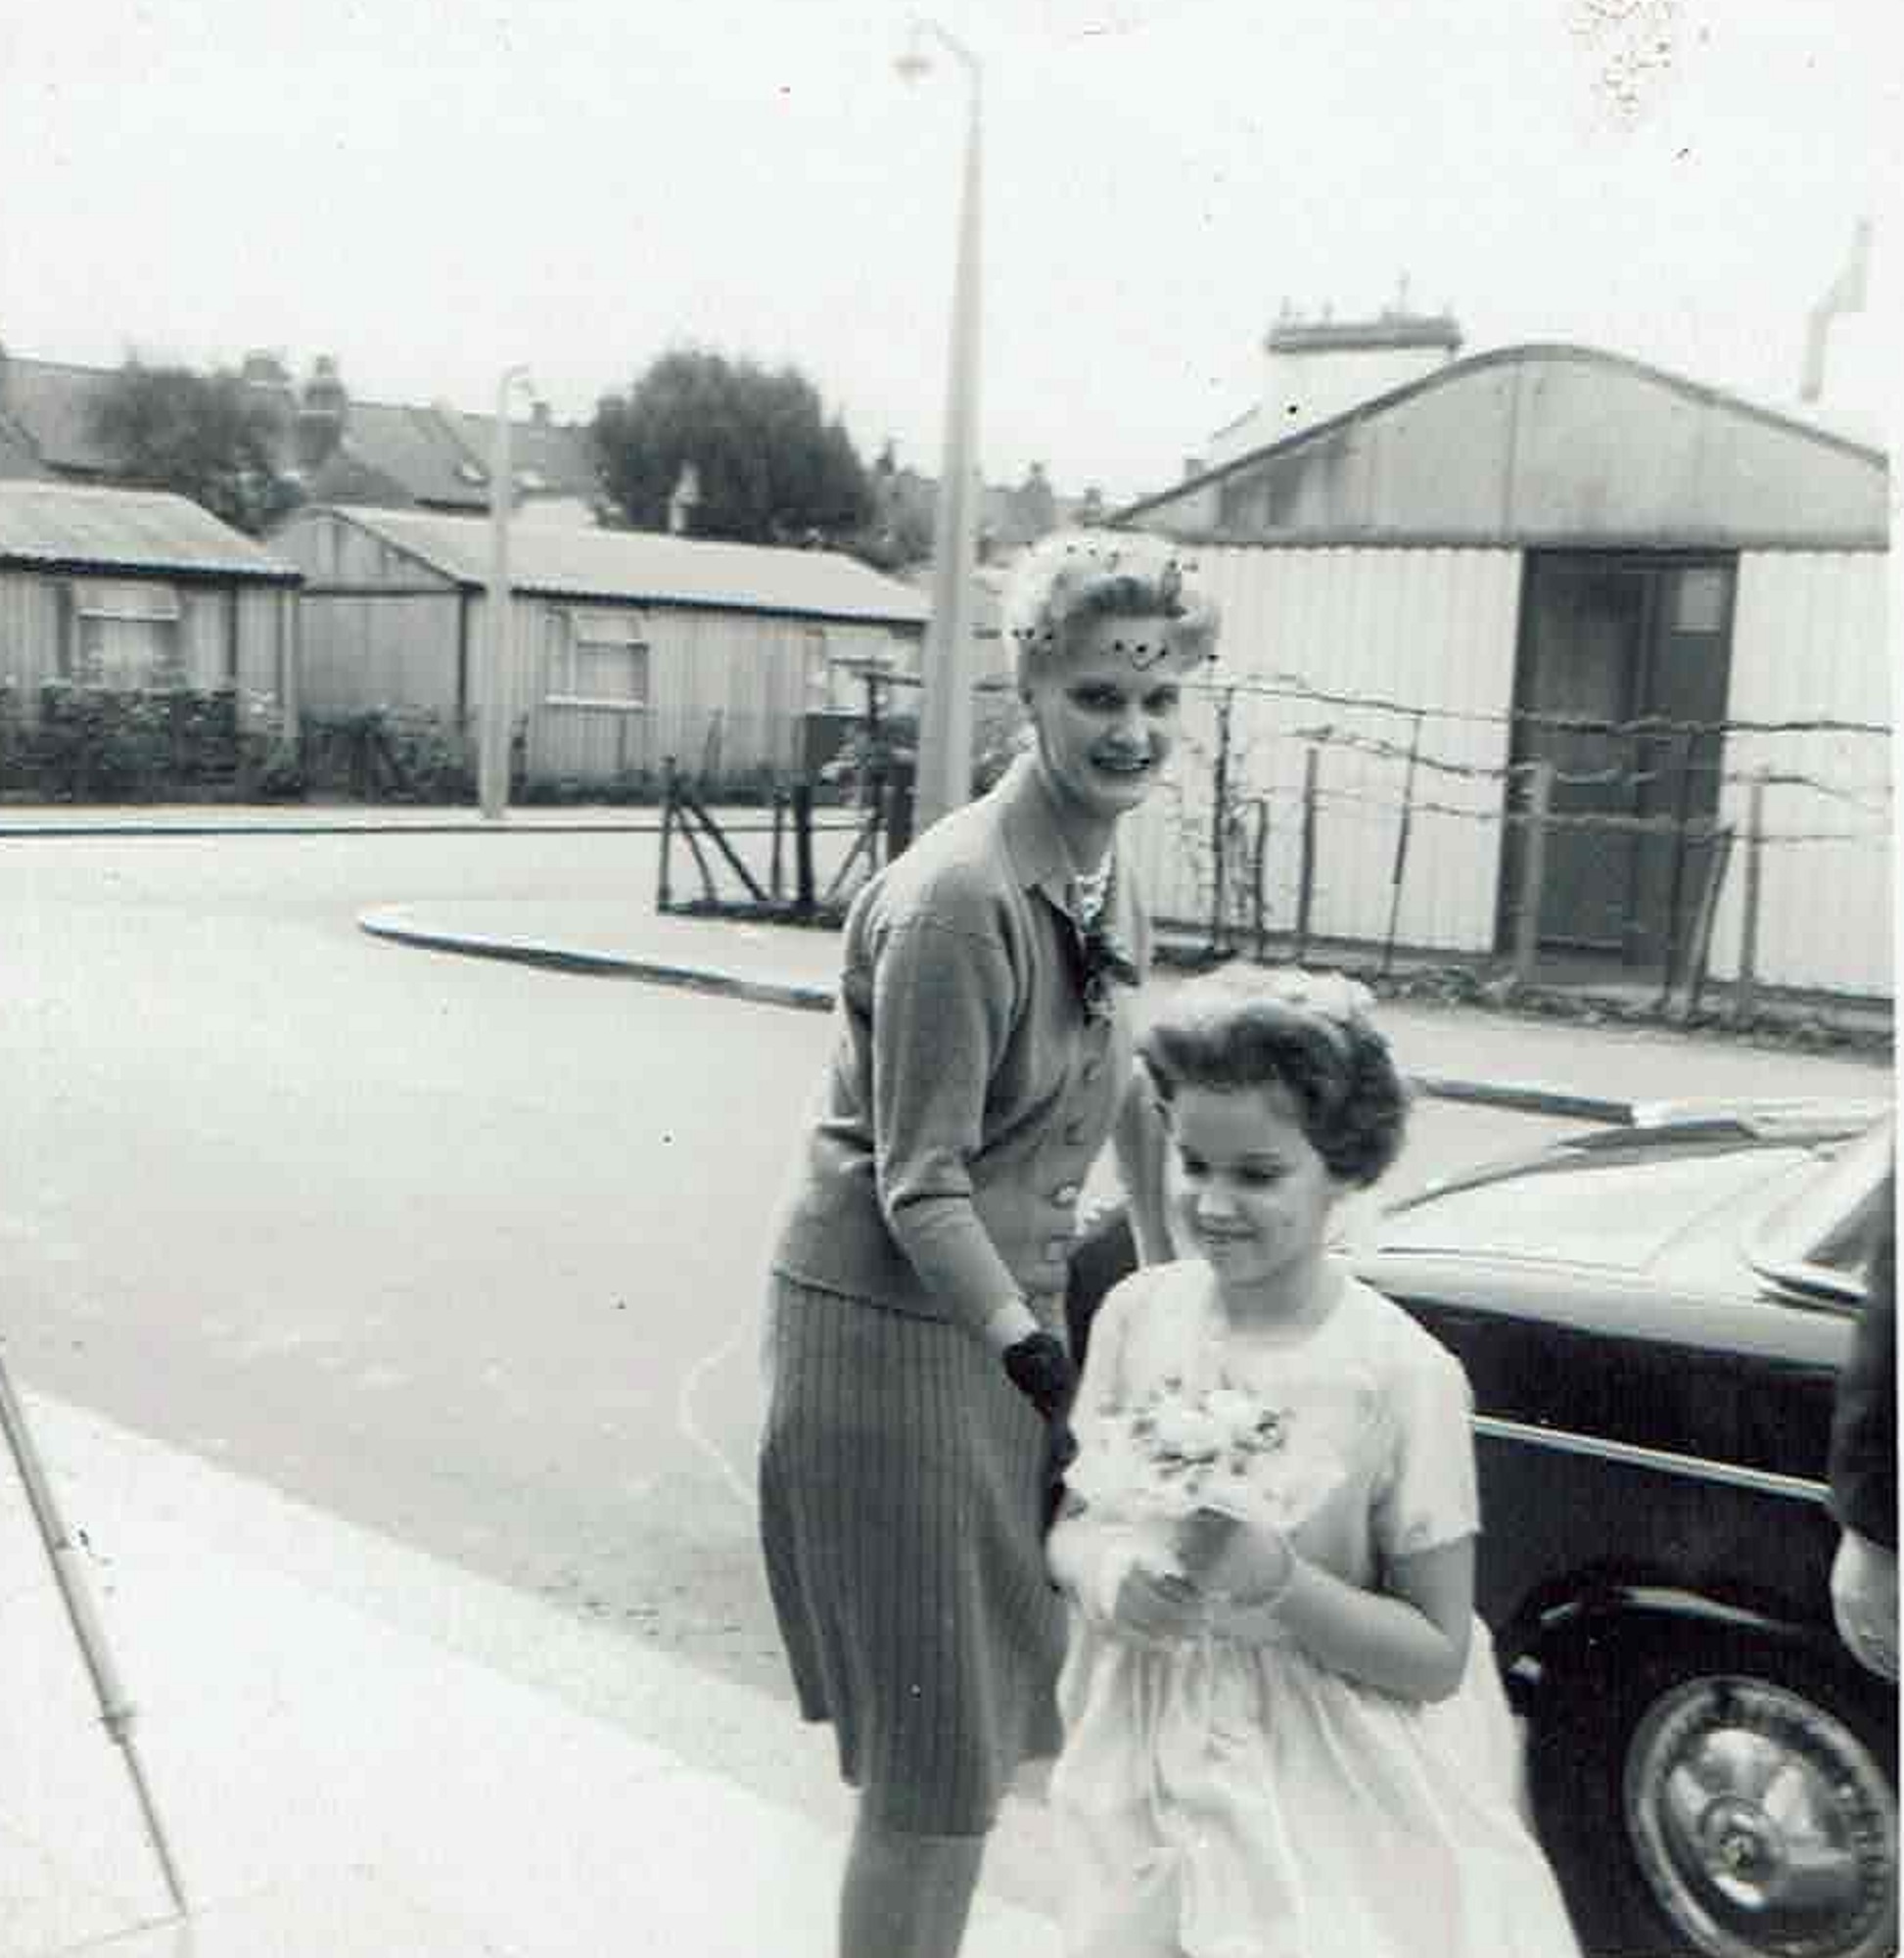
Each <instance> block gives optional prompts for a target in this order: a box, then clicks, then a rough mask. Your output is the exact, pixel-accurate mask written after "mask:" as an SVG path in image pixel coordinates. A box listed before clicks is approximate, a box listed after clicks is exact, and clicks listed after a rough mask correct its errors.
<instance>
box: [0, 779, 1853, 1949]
mask: <svg viewBox="0 0 1904 1958" xmlns="http://www.w3.org/2000/svg"><path fill="white" fill-rule="evenodd" d="M512 819H514V818H513V817H512ZM5 827H6V823H5V820H4V818H0V830H4V829H5ZM89 833H98V831H97V826H91V827H90V828H89ZM360 922H361V923H362V925H363V926H364V928H365V930H366V931H368V932H370V933H371V934H373V935H375V936H376V937H377V938H378V939H380V940H381V941H383V942H384V943H386V944H389V945H391V946H392V947H393V948H395V947H405V948H410V949H414V950H416V951H418V952H428V953H435V954H443V955H474V956H489V957H512V958H519V959H527V960H530V961H532V962H534V963H538V964H542V965H546V966H549V967H551V968H554V969H556V970H564V971H568V972H571V973H577V974H589V975H594V976H595V978H599V979H605V980H610V981H613V980H617V979H631V980H643V981H647V982H650V983H662V984H672V985H691V986H697V987H700V988H703V989H706V990H710V991H714V992H718V993H725V994H729V995H733V996H735V997H740V998H746V999H750V1000H754V1001H759V1002H769V1003H777V1004H782V1005H785V1006H787V1007H789V1008H791V1009H805V1010H814V1009H818V1008H820V1007H823V1006H824V1005H825V1004H826V1002H827V1001H828V999H829V998H830V995H831V987H832V979H833V971H834V962H835V960H836V958H837V953H838V940H837V938H836V937H835V936H834V935H833V934H830V933H827V932H822V931H804V930H801V929H798V928H796V927H786V926H769V925H753V924H735V923H730V922H723V921H717V920H712V919H707V918H694V917H680V916H667V917H663V916H657V915H655V914H653V913H652V912H650V911H647V910H645V909H639V908H636V907H634V906H629V907H627V908H626V909H611V908H608V907H604V906H602V905H600V904H596V905H592V906H581V905H573V904H565V903H563V902H561V901H558V900H550V901H548V902H546V903H540V904H533V905H532V904H522V903H509V904H502V903H495V904H488V903H483V902H478V901H452V902H445V903H443V904H440V905H433V906H427V907H404V906H395V905H393V906H386V907H381V908H379V909H375V910H372V911H369V912H366V913H365V914H364V915H363V917H362V918H361V920H360ZM551 983H556V982H555V981H554V980H552V981H551ZM585 983H594V978H591V979H590V980H588V981H586V982H585ZM1383 1017H1384V1023H1385V1024H1386V1025H1387V1027H1388V1029H1389V1031H1390V1034H1391V1037H1392V1039H1393V1040H1394V1042H1395V1045H1396V1048H1397V1050H1398V1052H1399V1053H1401V1054H1402V1056H1403V1057H1404V1059H1405V1061H1406V1063H1407V1064H1408V1065H1409V1067H1410V1068H1411V1069H1412V1070H1413V1071H1414V1072H1415V1073H1416V1076H1417V1078H1418V1079H1421V1080H1423V1081H1424V1082H1426V1083H1427V1084H1428V1085H1429V1086H1430V1087H1431V1088H1432V1089H1433V1090H1434V1091H1435V1092H1443V1093H1449V1094H1456V1095H1459V1094H1463V1093H1466V1094H1469V1095H1471V1096H1473V1097H1474V1098H1489V1097H1491V1096H1492V1097H1500V1096H1515V1097H1520V1100H1519V1103H1517V1104H1516V1105H1519V1104H1524V1105H1531V1106H1543V1105H1545V1106H1549V1107H1551V1108H1553V1109H1554V1110H1556V1111H1557V1112H1566V1113H1574V1112H1578V1113H1583V1114H1605V1115H1608V1116H1610V1117H1611V1118H1613V1119H1625V1118H1627V1117H1629V1116H1631V1115H1633V1114H1634V1113H1635V1112H1637V1111H1639V1110H1640V1109H1642V1108H1643V1107H1644V1105H1645V1104H1647V1103H1648V1102H1649V1101H1652V1100H1655V1099H1657V1098H1659V1097H1662V1096H1670V1097H1674V1098H1703V1097H1707V1096H1734V1095H1738V1094H1741V1093H1750V1094H1757V1095H1767V1094H1770V1095H1777V1096H1805V1095H1814V1094H1832V1095H1851V1096H1857V1097H1859V1098H1867V1099H1869V1098H1879V1097H1881V1096H1888V1095H1889V1094H1890V1093H1891V1076H1890V1071H1889V1067H1888V1064H1887V1063H1886V1062H1883V1061H1879V1060H1871V1059H1856V1058H1846V1057H1840V1056H1834V1055H1808V1054H1792V1053H1785V1052H1780V1053H1776V1054H1774V1053H1767V1052H1764V1051H1760V1050H1757V1049H1750V1048H1745V1047H1741V1046H1739V1045H1736V1044H1734V1043H1730V1042H1724V1041H1715V1040H1702V1039H1697V1038H1694V1037H1691V1036H1688V1035H1684V1034H1677V1033H1672V1032H1668V1031H1664V1030H1659V1029H1645V1030H1636V1029H1631V1028H1624V1027H1612V1026H1602V1027H1591V1026H1582V1025H1576V1024H1571V1023H1567V1024H1556V1023H1543V1022H1534V1021H1525V1020H1518V1019H1515V1018H1513V1017H1512V1016H1509V1015H1506V1014H1494V1013H1483V1012H1479V1011H1476V1010H1473V1009H1471V1008H1460V1009H1455V1008H1440V1007H1437V1006H1434V1005H1417V1004H1411V1003H1397V1004H1394V1005H1392V1006H1390V1007H1385V1008H1384V1014H1383ZM0 1358H4V1346H3V1345H0ZM15 1386H16V1388H17V1390H18V1391H19V1394H20V1398H21V1403H22V1405H23V1409H24V1412H25V1420H26V1423H27V1427H28V1429H29V1431H30V1439H31V1447H32V1453H33V1455H34V1457H35V1459H36V1460H37V1462H38V1463H39V1464H40V1465H41V1466H42V1467H43V1469H44V1471H45V1478H46V1485H47V1487H48V1488H49V1490H50V1491H51V1495H52V1499H53V1503H54V1506H55V1508H56V1509H57V1512H58V1514H57V1515H56V1516H54V1517H53V1518H51V1519H50V1523H49V1524H48V1525H47V1528H50V1529H51V1531H52V1534H53V1536H54V1540H55V1542H56V1543H57V1544H60V1545H63V1546H64V1547H65V1549H66V1553H67V1554H66V1556H65V1559H64V1561H65V1562H67V1563H68V1564H69V1565H70V1566H72V1567H75V1568H76V1569H77V1570H78V1571H79V1573H80V1581H81V1588H82V1591H83V1593H84V1595H85V1596H86V1597H87V1598H88V1599H90V1601H91V1602H92V1605H93V1608H94V1609H95V1611H96V1613H97V1617H98V1621H99V1623H100V1625H101V1627H102V1629H103V1633H104V1637H105V1639H106V1641H107V1644H108V1646H109V1648H110V1652H111V1655H112V1658H113V1660H114V1662H115V1664H116V1670H117V1673H118V1674H119V1676H121V1677H122V1678H123V1680H124V1682H125V1685H126V1690H127V1691H128V1693H129V1694H130V1697H131V1699H132V1701H133V1702H135V1703H136V1705H137V1707H138V1709H139V1711H138V1716H137V1718H136V1720H135V1721H134V1722H133V1724H132V1726H131V1728H130V1736H131V1742H132V1748H131V1751H130V1753H128V1752H127V1750H125V1749H124V1748H120V1747H118V1746H116V1744H115V1741H114V1739H113V1738H112V1736H111V1734H110V1733H109V1732H108V1731H107V1729H106V1727H105V1726H104V1725H103V1724H102V1720H101V1717H100V1701H99V1698H98V1696H97V1694H96V1692H95V1688H94V1686H93V1683H92V1679H91V1676H90V1675H89V1672H88V1669H87V1666H86V1664H85V1662H84V1661H83V1659H82V1655H81V1647H80V1642H79V1640H78V1639H77V1638H76V1637H75V1635H74V1632H73V1630H72V1627H71V1625H70V1622H69V1619H68V1615H67V1611H66V1608H65V1606H64V1604H63V1600H62V1594H61V1591H60V1589H59V1586H58V1583H57V1581H56V1578H55V1575H54V1570H53V1565H52V1562H51V1561H50V1560H49V1558H48V1556H47V1552H46V1543H45V1541H44V1538H45V1535H46V1528H43V1527H42V1524H41V1522H40V1520H39V1519H38V1518H36V1516H35V1515H34V1513H33V1511H32V1509H31V1508H30V1506H29V1503H28V1500H27V1497H26V1493H25V1488H26V1478H25V1477H24V1476H18V1475H13V1474H10V1473H9V1471H8V1464H7V1463H6V1461H5V1460H4V1458H0V1763H4V1769H0V1958H53V1954H69V1953H81V1952H86V1953H91V1952H100V1953H106V1954H111V1958H186V1954H192V1958H305V1954H310V1958H317V1954H319V1953H321V1954H324V1958H355V1955H356V1954H371V1953H376V1954H401V1955H402V1958H439V1954H445V1955H446V1954H455V1955H456V1958H465V1954H496V1958H597V1954H602V1953H607V1952H617V1953H644V1952H654V1953H664V1952H665V1953H668V1954H671V1958H725V1954H734V1958H739V1954H742V1953H746V1954H749V1958H757V1954H759V1953H762V1952H766V1951H771V1952H774V1953H776V1954H786V1958H807V1955H808V1954H811V1955H812V1958H820V1954H823V1953H826V1952H829V1951H831V1949H832V1946H833V1912H834V1897H835V1892H836V1887H837V1883H838V1877H839V1870H840V1862H841V1856H842V1853H843V1848H844V1838H845V1830H846V1827H847V1824H848V1820H849V1814H850V1811H849V1807H848V1804H847V1800H846V1797H845V1796H844V1795H841V1796H840V1797H839V1799H838V1800H837V1801H835V1802H832V1803H831V1804H829V1805H825V1806H819V1805H816V1804H814V1803H813V1801H811V1800H802V1801H799V1802H796V1801H795V1800H793V1799H791V1798H790V1799H788V1800H784V1801H782V1800H776V1799H774V1798H771V1797H770V1796H769V1795H765V1794H763V1793H761V1792H760V1789H761V1785H762V1778H761V1777H758V1776H755V1777H750V1778H749V1780H748V1781H747V1782H743V1781H742V1780H740V1779H739V1778H737V1777H736V1776H735V1775H733V1774H731V1773H725V1772H717V1771H712V1770H711V1769H710V1768H709V1767H707V1766H706V1765H704V1764H702V1763H701V1762H698V1761H697V1760H696V1759H695V1758H694V1757H693V1756H694V1753H695V1751H696V1750H695V1749H692V1748H684V1747H683V1746H681V1745H680V1737H681V1736H682V1735H683V1734H686V1733H689V1732H691V1731H692V1730H693V1728H694V1726H695V1724H696V1723H697V1722H700V1723H703V1724H705V1725H706V1726H707V1727H709V1728H724V1729H726V1730H728V1731H734V1730H738V1729H747V1730H748V1731H749V1733H750V1734H751V1735H752V1736H753V1743H754V1745H756V1746H758V1747H759V1748H762V1749H763V1750H766V1751H773V1752H778V1753H780V1754H783V1755H786V1756H789V1757H791V1756H794V1755H796V1754H802V1755H803V1757H804V1758H809V1759H811V1758H813V1754H814V1750H815V1749H822V1750H823V1749H825V1748H826V1747H827V1746H828V1743H827V1740H826V1737H825V1735H824V1733H823V1731H821V1730H812V1729H805V1728H802V1727H801V1726H800V1724H799V1723H798V1721H797V1720H796V1719H795V1718H794V1717H793V1715H792V1714H791V1712H790V1711H789V1709H788V1708H787V1706H786V1705H784V1704H783V1703H781V1702H772V1701H767V1700H766V1699H765V1698H764V1697H763V1696H761V1695H759V1694H756V1693H750V1692H747V1691H745V1690H744V1689H741V1688H739V1687H736V1686H733V1685H731V1684H728V1683H724V1682H720V1681H716V1680H713V1679H711V1678H709V1677H708V1676H706V1675H704V1674H702V1673H699V1672H698V1671H696V1670H695V1669H694V1668H693V1667H691V1666H689V1665H688V1664H686V1663H684V1662H683V1661H681V1660H678V1659H676V1658H673V1657H672V1656H670V1655H666V1654H661V1653H656V1652H653V1651H647V1650H643V1649H641V1648H639V1647H638V1646H635V1645H634V1644H633V1643H632V1642H630V1641H627V1640H626V1639H624V1638H621V1637H618V1636H617V1635H615V1634H613V1633H611V1632H606V1631H602V1630H599V1629H597V1628H595V1627H592V1626H588V1625H584V1624H580V1623H578V1622H576V1621H574V1620H572V1619H571V1618H570V1617H569V1616H568V1615H567V1614H565V1613H562V1612H560V1611H559V1610H557V1609H555V1608H551V1607H549V1606H547V1605H545V1604H543V1603H542V1602H540V1601H538V1600H535V1599H532V1598H528V1597H526V1596H524V1595H522V1594H518V1593H515V1592H511V1591H509V1590H507V1589H506V1588H505V1587H501V1586H497V1585H494V1584H491V1583H489V1582H488V1581H487V1580H484V1579H481V1578H478V1577H475V1576H473V1575H471V1574H470V1573H467V1572H465V1571H462V1570H460V1569H458V1568H455V1567H453V1566H450V1565H447V1564H444V1563H441V1562H437V1561H436V1560H433V1559H430V1558H427V1557H425V1556H423V1555H421V1554H419V1553H417V1552H414V1551H412V1550H410V1549H408V1548H407V1547H405V1546H402V1545H398V1544H396V1543H394V1542H392V1541H390V1540H387V1539H384V1538H381V1537H378V1536H375V1535H373V1534H371V1533H369V1532H364V1531H360V1530H357V1529H355V1528H353V1527H351V1526H349V1525H347V1524H344V1523H341V1522H339V1521H338V1520H336V1519H335V1518H332V1517H329V1516H327V1515H322V1514H320V1513H318V1512H316V1511H313V1510H311V1509H308V1508H306V1507H304V1506H302V1505H300V1504H298V1503H296V1502H293V1501H292V1500H290V1499H289V1498H287V1497H284V1496H282V1495H279V1494H277V1493H275V1492H273V1491H270V1490H268V1489H265V1488H263V1487H261V1486H259V1485H257V1484H255V1483H253V1482H249V1481H247V1480H245V1479H243V1478H241V1477H238V1476H235V1475H232V1474H230V1473H228V1472H226V1471H225V1470H224V1469H221V1468H219V1467H218V1466H217V1465H215V1464H212V1463H209V1462H206V1461H204V1460H201V1459H199V1458H197V1457H194V1456H191V1455H187V1454H185V1453H183V1452H181V1451H179V1450H176V1449H173V1448H170V1447H167V1446H165V1445H163V1443H160V1442H158V1441H155V1440H152V1439H150V1438H148V1437H145V1436H142V1435H138V1434H134V1433H132V1432H130V1431H128V1430H125V1429H122V1428H118V1427H116V1426H115V1425H113V1424H112V1423H110V1422H105V1421H103V1420H102V1419H100V1418H98V1417H97V1416H95V1415H93V1414H91V1413H89V1412H86V1411H84V1410H82V1409H79V1408H76V1407H72V1406H69V1405H66V1404H64V1403H61V1402H58V1401H56V1400H53V1399H51V1398H50V1397H46V1396H43V1395H39V1394H36V1393H34V1392H32V1391H31V1388H30V1383H29V1382H20V1381H16V1382H15ZM715 1751H716V1752H717V1753H719V1752H720V1750H719V1749H716V1750H715ZM729 1751H731V1750H729ZM135 1765H136V1767H137V1768H138V1769H139V1771H140V1773H141V1774H142V1775H143V1777H144V1779H145V1782H146V1784H147V1786H148V1788H149V1790H150V1794H151V1798H152V1803H153V1810H154V1812H155V1813H156V1814H157V1816H158V1818H159V1821H160V1823H161V1825H162V1827H163V1833H164V1837H165V1839H166V1841H167V1843H168V1845H169V1849H170V1852H171V1855H172V1858H173V1860H174V1862H175V1865H176V1869H177V1873H178V1876H179V1879H180V1883H181V1888H182V1889H183V1891H184V1894H185V1898H186V1902H187V1905H188V1908H187V1910H186V1911H185V1913H184V1914H183V1915H181V1914H180V1913H178V1912H177V1911H176V1910H175V1909H174V1908H173V1905H172V1902H171V1899H170V1897H169V1895H168V1893H167V1888H166V1885H165V1882H164V1879H163V1874H162V1871H161V1867H160V1865H159V1863H158V1861H157V1860H156V1857H155V1855H154V1853H153V1849H152V1846H151V1843H150V1842H149V1841H148V1839H147V1836H146V1834H145V1826H144V1823H143V1821H142V1818H141V1811H140V1807H139V1803H138V1800H137V1798H136V1795H135V1792H134V1777H133V1772H132V1770H133V1768H134V1766H135ZM814 1780H815V1778H814V1777H813V1776H811V1775H809V1776H804V1777H795V1778H793V1781H797V1782H798V1783H799V1785H801V1786H808V1787H811V1786H813V1785H814ZM791 1785H793V1782H790V1783H789V1786H791ZM1012 1806H1013V1808H1015V1809H1023V1810H1025V1811H1026V1813H1028V1814H1029V1813H1031V1811H1033V1810H1035V1809H1036V1806H1037V1804H1036V1799H1035V1793H1028V1795H1026V1796H1025V1797H1023V1798H1022V1799H1020V1798H1015V1799H1014V1803H1013V1804H1012ZM1021 1819H1022V1818H1021ZM1032 1822H1033V1826H1032V1828H1031V1830H1030V1833H1029V1834H1028V1833H1027V1830H1026V1829H1025V1828H1024V1827H1018V1828H1016V1829H1015V1830H1014V1838H1015V1840H1016V1841H1018V1843H1019V1845H1020V1846H1019V1851H1018V1855H1017V1860H1016V1867H1015V1868H1014V1866H1013V1862H1012V1859H1011V1858H1010V1857H1000V1856H997V1855H995V1858H994V1863H995V1864H998V1866H999V1867H998V1870H997V1871H996V1872H991V1871H989V1873H988V1878H987V1880H986V1882H985V1883H984V1885H983V1886H982V1888H981V1892H980V1896H979V1900H978V1903H977V1906H976V1910H975V1914H974V1918H973V1923H972V1928H971V1932H970V1934H969V1935H968V1937H967V1940H966V1946H965V1950H966V1953H967V1954H968V1958H1005V1954H1011V1958H1056V1954H1057V1952H1058V1948H1059V1947H1058V1940H1057V1934H1056V1930H1055V1926H1054V1924H1053V1922H1052V1920H1051V1917H1050V1915H1049V1913H1048V1906H1047V1899H1048V1896H1049V1891H1050V1887H1049V1885H1048V1883H1044V1884H1041V1883H1039V1882H1037V1881H1035V1880H1034V1881H1030V1882H1028V1881H1026V1880H1025V1868H1024V1866H1025V1862H1026V1851H1025V1849H1024V1847H1023V1844H1024V1843H1025V1842H1026V1841H1032V1842H1034V1843H1036V1841H1037V1840H1038V1839H1037V1835H1036V1827H1035V1823H1036V1817H1035V1815H1033V1817H1032ZM1035 1876H1036V1872H1034V1877H1035Z"/></svg>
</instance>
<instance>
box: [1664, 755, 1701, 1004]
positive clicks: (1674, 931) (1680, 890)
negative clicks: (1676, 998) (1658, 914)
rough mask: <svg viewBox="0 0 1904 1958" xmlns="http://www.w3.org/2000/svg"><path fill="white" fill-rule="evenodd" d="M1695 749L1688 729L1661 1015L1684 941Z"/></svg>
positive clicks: (1677, 800) (1678, 788)
mask: <svg viewBox="0 0 1904 1958" xmlns="http://www.w3.org/2000/svg"><path fill="white" fill-rule="evenodd" d="M1698 745H1699V736H1698V730H1697V729H1696V728H1694V727H1689V728H1687V730H1686V731H1685V733H1684V734H1683V735H1682V736H1681V739H1680V751H1679V780H1678V782H1677V783H1676V784H1675V786H1674V791H1673V869H1672V875H1671V877H1670V878H1669V879H1668V881H1667V885H1666V952H1665V958H1664V960H1663V961H1662V969H1661V971H1660V974H1659V1009H1660V1011H1662V1012H1663V1011H1664V1010H1665V1008H1666V1004H1667V1002H1669V1001H1670V1000H1671V999H1672V996H1673V985H1674V982H1675V981H1676V980H1677V979H1678V978H1679V951H1680V944H1681V941H1682V939H1683V937H1684V934H1683V933H1682V932H1681V930H1680V928H1679V904H1680V899H1681V897H1682V896H1683V895H1684V893H1685V890H1686V829H1687V825H1688V823H1689V822H1690V821H1691V820H1692V815H1693V757H1694V755H1695V753H1696V752H1697V750H1698Z"/></svg>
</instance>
